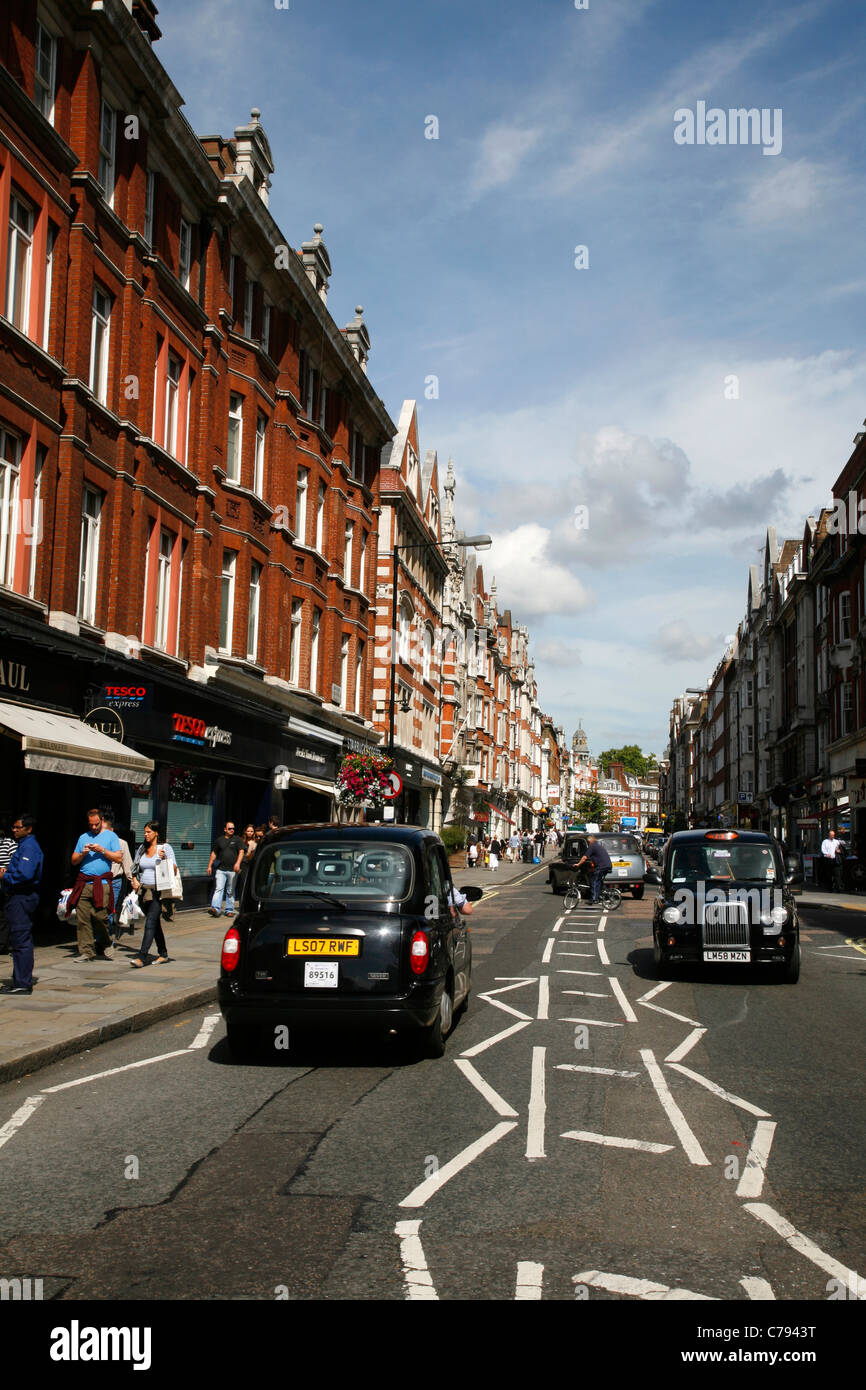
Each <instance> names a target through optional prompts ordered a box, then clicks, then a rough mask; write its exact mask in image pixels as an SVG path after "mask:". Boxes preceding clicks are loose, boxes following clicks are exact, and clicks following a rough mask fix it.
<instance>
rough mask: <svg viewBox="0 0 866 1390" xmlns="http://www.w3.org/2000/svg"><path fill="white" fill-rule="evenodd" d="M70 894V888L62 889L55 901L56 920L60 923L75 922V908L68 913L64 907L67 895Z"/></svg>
mask: <svg viewBox="0 0 866 1390" xmlns="http://www.w3.org/2000/svg"><path fill="white" fill-rule="evenodd" d="M71 892H72V889H71V888H64V889H63V891H62V892H61V894H60V897H59V899H58V901H57V919H58V921H60V922H66V921H69V922H72V921H74V920H75V908H73V909H72V911H71V912H69V910H68V908H67V906H66V904H67V902H68V901H69V894H70V893H71Z"/></svg>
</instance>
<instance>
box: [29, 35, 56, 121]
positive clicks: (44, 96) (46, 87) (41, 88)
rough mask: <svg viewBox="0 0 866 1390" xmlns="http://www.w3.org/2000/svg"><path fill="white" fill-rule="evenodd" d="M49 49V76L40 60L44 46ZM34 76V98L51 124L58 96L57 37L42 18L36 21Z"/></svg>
mask: <svg viewBox="0 0 866 1390" xmlns="http://www.w3.org/2000/svg"><path fill="white" fill-rule="evenodd" d="M45 46H47V50H48V76H47V77H46V76H45V75H44V74H43V73H42V72H41V71H40V68H39V60H40V58H41V57H42V55H43V50H44V47H45ZM34 56H35V63H34V76H33V100H34V102H35V103H36V106H37V107H38V109H39V110H40V111H41V112H42V115H43V116H44V117H45V119H46V121H47V122H48V124H49V125H53V124H54V103H55V100H56V96H57V39H56V37H55V35H54V34H52V33H51V31H50V30H48V29H46V28H45V25H44V24H43V23H42V21H41V19H40V20H37V21H36V52H35V55H34Z"/></svg>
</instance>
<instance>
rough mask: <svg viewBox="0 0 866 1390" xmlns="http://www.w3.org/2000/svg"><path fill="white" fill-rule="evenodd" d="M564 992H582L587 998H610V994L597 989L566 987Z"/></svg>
mask: <svg viewBox="0 0 866 1390" xmlns="http://www.w3.org/2000/svg"><path fill="white" fill-rule="evenodd" d="M562 992H563V994H582V995H584V996H585V997H586V998H587V999H609V998H610V995H609V994H602V993H601V992H600V991H599V990H597V989H564V990H563V991H562Z"/></svg>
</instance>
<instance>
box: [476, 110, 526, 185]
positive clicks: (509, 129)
mask: <svg viewBox="0 0 866 1390" xmlns="http://www.w3.org/2000/svg"><path fill="white" fill-rule="evenodd" d="M540 136H541V131H540V130H532V129H525V128H522V127H520V126H510V125H494V126H491V127H490V128H489V129H488V130H486V131H485V132H484V134H483V135H482V137H481V148H480V150H479V152H478V159H477V161H476V164H475V169H474V171H473V174H472V189H473V192H475V193H486V192H488V190H489V189H491V188H500V187H501V186H502V185H503V184H506V183H510V182H511V180H512V179H513V178H514V176H515V174H516V173H517V171H518V169H519V168H520V165H521V164H522V163H523V160H524V159H525V157H526V155H527V154H528V153H529V151H530V150H531V149H532V148H533V147H534V146H535V145H536V144H537V143H538V140H539V138H540Z"/></svg>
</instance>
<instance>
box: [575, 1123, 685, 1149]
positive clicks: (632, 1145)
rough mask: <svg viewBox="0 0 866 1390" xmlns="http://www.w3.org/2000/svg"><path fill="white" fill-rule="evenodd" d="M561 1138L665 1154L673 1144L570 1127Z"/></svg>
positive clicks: (612, 1147)
mask: <svg viewBox="0 0 866 1390" xmlns="http://www.w3.org/2000/svg"><path fill="white" fill-rule="evenodd" d="M561 1137H562V1138H563V1139H581V1140H583V1142H584V1143H585V1144H604V1145H605V1147H606V1148H609V1149H640V1151H641V1153H647V1154H667V1153H670V1151H671V1149H672V1148H673V1144H652V1143H650V1141H649V1140H648V1139H621V1138H620V1137H619V1135H616V1134H592V1133H591V1132H590V1130H588V1129H570V1130H567V1131H566V1133H565V1134H563V1135H562V1136H561Z"/></svg>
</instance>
